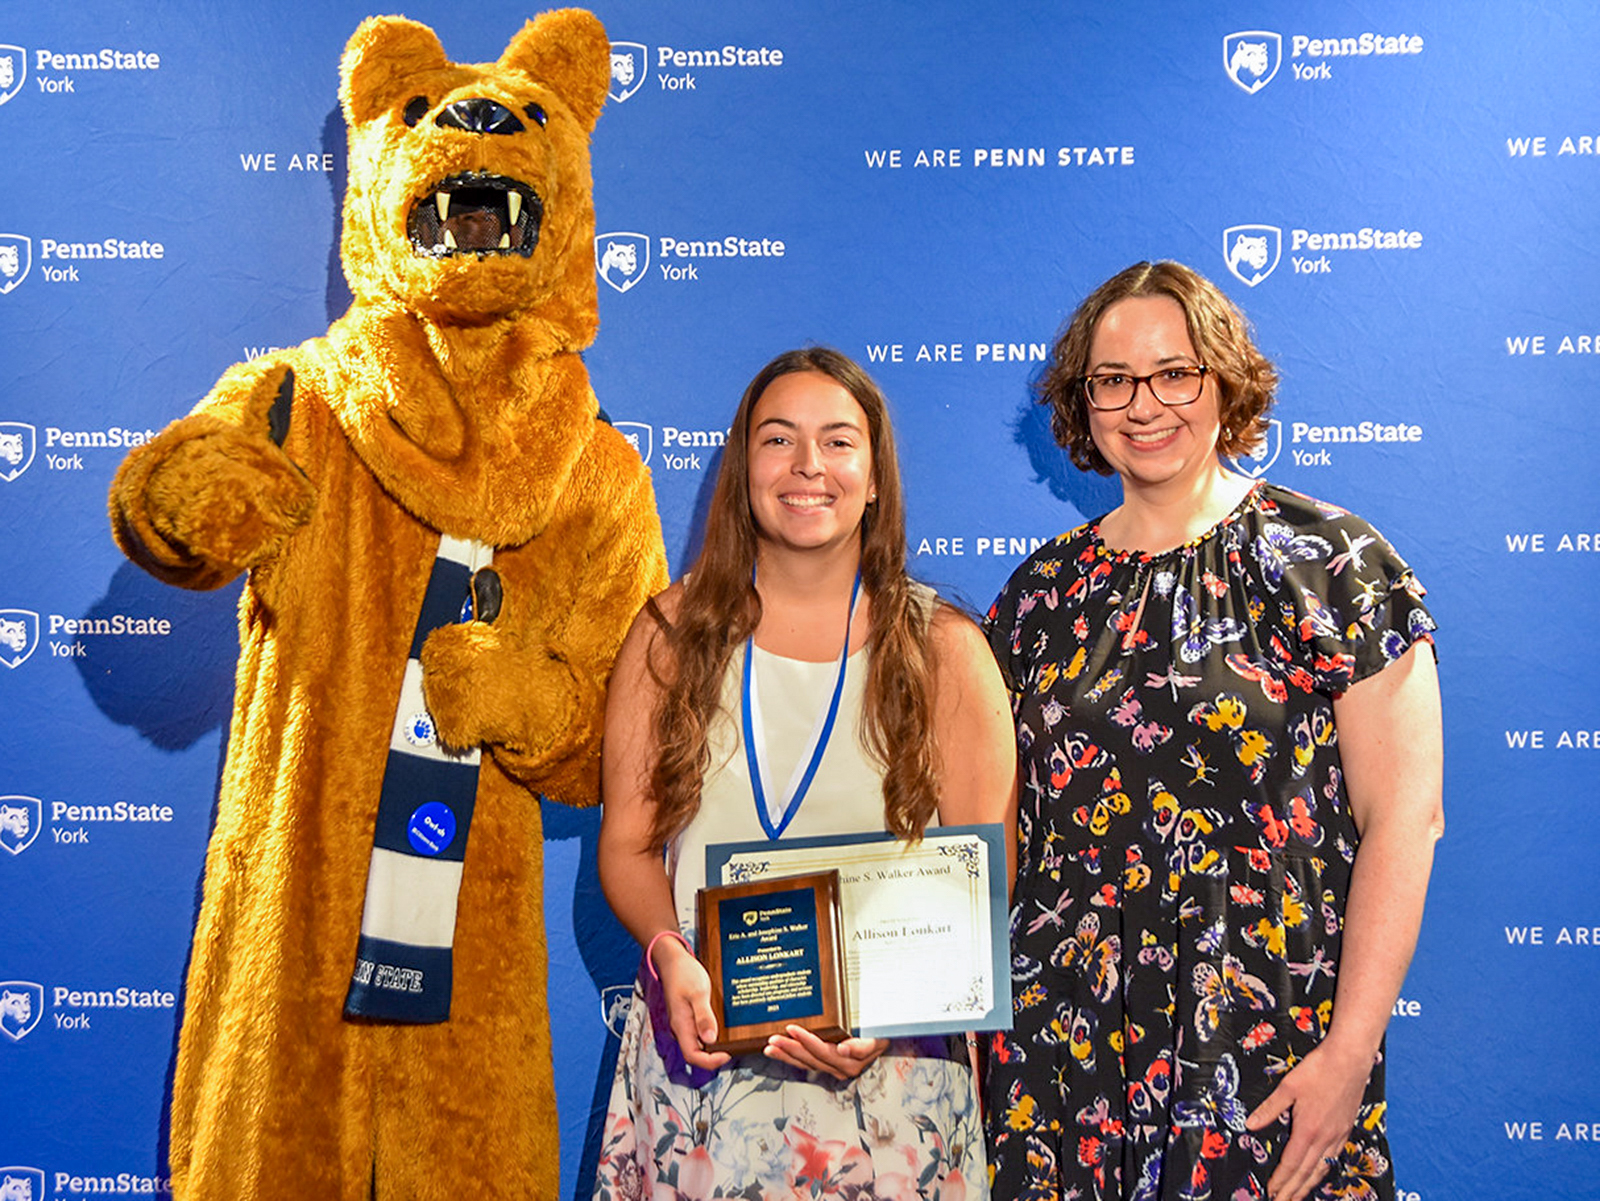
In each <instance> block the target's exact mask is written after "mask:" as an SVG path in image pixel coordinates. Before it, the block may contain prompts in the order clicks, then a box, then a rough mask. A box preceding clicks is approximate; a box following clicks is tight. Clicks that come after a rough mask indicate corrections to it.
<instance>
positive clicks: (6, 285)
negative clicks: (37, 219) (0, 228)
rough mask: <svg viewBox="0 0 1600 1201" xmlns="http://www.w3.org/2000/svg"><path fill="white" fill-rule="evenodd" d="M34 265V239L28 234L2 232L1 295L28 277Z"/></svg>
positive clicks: (0, 260) (0, 261)
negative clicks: (30, 268)
mask: <svg viewBox="0 0 1600 1201" xmlns="http://www.w3.org/2000/svg"><path fill="white" fill-rule="evenodd" d="M31 266H33V239H32V238H30V237H28V235H27V234H0V296H4V295H5V294H6V293H7V292H9V291H11V290H12V289H13V288H15V287H16V286H17V285H18V284H20V283H21V282H22V281H23V280H25V279H27V278H28V268H29V267H31Z"/></svg>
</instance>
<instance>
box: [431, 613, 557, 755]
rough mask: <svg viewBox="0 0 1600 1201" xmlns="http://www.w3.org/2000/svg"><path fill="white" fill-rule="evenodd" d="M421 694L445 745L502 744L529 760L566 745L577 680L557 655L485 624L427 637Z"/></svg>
mask: <svg viewBox="0 0 1600 1201" xmlns="http://www.w3.org/2000/svg"><path fill="white" fill-rule="evenodd" d="M422 693H423V696H424V698H425V699H426V700H427V702H428V712H429V713H431V714H432V715H433V720H434V724H435V726H436V727H437V728H438V731H439V740H440V741H441V742H443V743H444V744H445V745H447V746H452V747H457V748H465V747H474V746H478V745H480V744H488V745H491V746H493V745H498V746H504V747H508V748H510V749H512V750H515V751H517V752H518V753H519V754H521V755H524V756H532V757H538V756H540V755H542V754H546V753H549V754H554V753H555V752H556V751H557V750H558V749H559V748H565V747H566V746H567V744H568V726H569V725H570V724H571V722H572V720H573V717H574V715H575V714H576V713H577V712H578V711H579V708H580V706H579V700H580V697H579V688H578V684H577V680H576V679H575V677H574V676H573V673H572V669H571V668H570V667H568V666H567V664H566V663H565V662H564V661H563V660H562V659H561V658H560V657H559V656H557V655H556V654H555V653H554V652H553V651H551V650H550V649H549V648H548V647H544V646H528V645H526V644H524V643H520V642H517V641H514V640H513V639H512V638H511V636H510V635H509V633H508V632H507V631H505V630H502V629H499V628H497V627H495V626H493V625H489V624H486V623H485V622H481V621H469V622H465V623H463V624H461V625H451V626H443V627H441V628H439V629H437V630H435V631H434V632H433V633H432V634H429V635H428V640H427V641H426V642H425V643H423V646H422Z"/></svg>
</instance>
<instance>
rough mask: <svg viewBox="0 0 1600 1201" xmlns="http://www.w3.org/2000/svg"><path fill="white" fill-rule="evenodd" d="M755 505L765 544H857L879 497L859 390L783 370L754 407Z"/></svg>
mask: <svg viewBox="0 0 1600 1201" xmlns="http://www.w3.org/2000/svg"><path fill="white" fill-rule="evenodd" d="M748 455H749V488H750V510H751V514H752V515H753V516H754V518H755V523H756V532H757V537H758V538H759V540H760V541H761V543H762V545H763V547H764V548H767V547H783V548H785V549H789V550H802V551H811V550H830V549H837V548H842V547H856V546H859V543H860V538H861V518H862V514H863V513H865V511H866V506H867V504H868V503H869V502H870V501H872V500H874V499H876V496H877V492H876V485H875V482H874V479H873V465H872V440H871V436H870V434H869V433H868V429H867V417H866V414H865V412H863V411H862V408H861V406H860V405H859V404H857V403H856V399H855V397H853V396H851V395H850V393H849V392H848V391H847V390H846V389H845V388H844V387H843V386H842V385H840V384H839V383H837V382H835V381H834V380H832V379H830V378H829V377H828V376H826V375H823V374H821V373H820V372H815V371H798V372H791V373H790V374H788V375H780V376H779V377H778V378H777V379H775V380H773V381H772V383H770V384H768V385H767V389H766V391H764V392H763V393H762V394H761V398H760V399H759V400H758V401H756V405H755V409H754V411H753V412H752V413H751V420H750V436H749V443H748Z"/></svg>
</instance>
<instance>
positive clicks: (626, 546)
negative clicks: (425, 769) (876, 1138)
mask: <svg viewBox="0 0 1600 1201" xmlns="http://www.w3.org/2000/svg"><path fill="white" fill-rule="evenodd" d="M607 75H608V43H607V40H606V37H605V33H604V31H603V30H602V29H601V28H600V25H599V23H598V22H597V21H595V20H594V18H592V17H590V16H589V15H588V14H586V13H579V12H576V11H570V10H569V11H566V12H562V13H555V14H546V15H545V16H543V17H541V18H539V20H538V21H536V22H530V23H529V24H528V25H527V26H526V27H524V29H523V30H522V32H521V33H519V34H518V35H517V37H516V38H514V39H513V40H512V42H511V44H510V46H509V47H508V48H507V50H506V52H505V54H504V55H502V57H501V59H500V60H499V61H498V62H496V63H490V64H481V65H478V66H464V65H457V64H452V63H450V62H449V61H448V60H446V59H445V57H444V53H443V51H442V50H441V49H440V47H439V43H438V41H437V39H436V38H435V37H434V35H433V34H432V32H431V31H430V30H428V29H426V28H425V27H423V26H420V25H416V24H414V23H412V22H408V21H403V20H401V19H399V18H377V19H373V20H369V21H367V22H364V23H363V24H362V26H361V27H360V29H358V30H357V31H356V34H355V36H354V37H353V38H352V39H351V42H350V45H349V47H348V49H347V51H346V54H345V59H344V64H343V86H342V88H341V100H342V102H343V105H344V109H345V114H346V118H347V120H348V121H349V123H350V143H351V154H350V184H349V189H348V192H347V195H346V199H345V221H344V242H343V249H344V266H345V271H346V274H347V276H348V278H349V281H350V284H351V288H352V290H353V291H354V293H355V296H356V300H355V303H354V304H353V305H352V306H351V309H350V311H349V312H348V313H347V314H346V315H345V316H344V317H342V318H341V319H340V320H338V321H336V322H335V323H334V324H333V326H332V328H330V329H329V331H328V333H327V334H326V335H325V336H324V337H321V338H315V339H312V340H311V341H309V342H306V343H305V344H303V345H301V346H299V347H297V348H295V349H293V350H289V351H284V352H281V353H277V354H273V355H269V356H266V357H264V358H262V359H258V360H256V361H254V362H251V363H248V364H241V365H239V366H236V367H233V368H231V369H230V370H229V371H228V372H227V373H225V374H224V375H223V377H222V379H221V380H220V381H219V382H218V384H217V386H216V387H215V389H214V390H213V391H212V393H211V395H210V396H208V397H207V398H206V399H205V400H204V401H203V402H202V403H201V404H200V406H199V407H198V409H197V410H196V411H195V413H194V414H192V415H191V416H189V417H185V418H183V419H182V420H180V421H178V422H175V423H174V424H173V425H172V426H170V427H169V428H168V429H167V430H166V431H164V432H163V433H162V434H161V435H160V436H159V437H157V438H156V439H154V440H153V441H152V442H150V443H149V444H148V445H146V446H144V447H141V448H140V449H139V450H137V451H135V452H134V453H133V454H132V455H130V456H129V458H128V460H127V462H126V463H125V464H124V465H123V468H122V470H121V472H120V473H119V475H118V477H117V479H116V481H115V483H114V484H113V487H112V495H111V512H112V522H113V528H114V532H115V534H116V537H117V539H118V542H119V543H120V544H121V545H122V547H123V548H124V550H125V551H126V552H127V553H128V555H129V556H130V557H131V558H133V559H134V560H135V561H136V562H138V563H140V564H141V565H142V566H144V567H146V568H147V569H148V570H150V571H152V572H153V573H154V574H156V575H157V576H159V577H161V578H162V579H165V580H168V581H170V582H173V583H177V584H181V585H184V586H186V587H199V588H206V587H215V586H217V585H219V584H221V583H223V582H225V581H226V580H228V579H230V578H232V577H233V576H235V575H237V574H238V573H239V572H240V571H242V570H248V571H249V573H250V574H249V581H248V584H247V586H246V589H245V592H244V596H243V598H242V600H241V602H240V627H239V628H240V643H241V646H240V657H239V667H238V677H237V686H236V689H237V690H236V702H235V708H234V716H233V725H232V730H231V732H230V736H229V753H228V761H227V764H226V767H225V769H224V775H223V784H222V794H221V799H220V803H219V809H218V815H217V824H216V829H215V832H214V834H213V837H212V840H211V845H210V849H209V851H208V854H207V861H206V882H205V898H204V902H203V904H202V908H201V913H200V920H199V926H198V929H197V930H196V933H195V945H194V950H193V954H192V959H191V966H190V972H189V978H188V991H187V997H186V1007H185V1015H184V1024H183V1029H182V1034H181V1039H180V1046H179V1055H178V1064H177V1070H176V1075H175V1079H174V1086H173V1114H172V1154H171V1158H172V1170H173V1181H174V1193H175V1196H176V1197H177V1198H178V1199H179V1201H194V1199H204V1201H245V1199H257V1198H261V1199H265V1198H279V1197H282V1198H291V1197H292V1198H300V1197H319V1198H339V1199H348V1201H368V1198H369V1197H370V1196H371V1195H372V1194H373V1192H374V1189H375V1192H376V1196H377V1197H378V1198H380V1199H387V1198H394V1199H405V1201H413V1199H416V1201H424V1199H432V1198H441V1199H442V1198H445V1197H450V1198H455V1197H462V1196H470V1197H504V1198H518V1199H519V1201H520V1199H522V1198H533V1197H550V1198H553V1197H554V1196H555V1195H556V1191H557V1187H558V1185H557V1182H558V1179H559V1176H558V1167H557V1156H558V1137H557V1131H556V1123H555V1098H554V1091H553V1085H552V1080H551V1068H550V1034H549V1030H548V1025H547V1021H546V1017H545V1012H544V992H545V958H544V931H543V922H542V912H543V895H542V883H541V852H542V836H541V827H540V816H539V801H538V795H539V794H544V795H547V796H549V797H551V798H552V799H555V800H560V801H565V802H568V803H572V804H583V805H587V804H593V803H595V801H596V800H597V796H596V792H597V787H598V783H597V763H598V750H599V734H600V725H601V716H602V714H601V710H602V703H603V692H604V687H605V682H606V678H607V675H608V673H609V670H610V664H611V660H612V658H613V656H614V654H615V652H616V649H617V646H618V644H619V643H620V641H621V638H622V635H623V633H624V632H625V631H626V629H627V628H628V625H629V622H630V621H631V619H632V617H633V616H634V614H635V613H636V612H637V610H638V608H639V606H640V605H641V604H642V603H643V601H644V599H645V598H646V597H647V596H649V595H650V594H651V593H652V592H653V591H655V590H656V589H658V588H659V587H660V586H661V584H662V583H663V581H664V576H665V558H664V554H663V551H662V547H661V533H660V527H659V523H658V521H657V518H656V515H655V508H654V502H653V497H652V494H651V489H650V482H649V477H648V473H647V472H646V471H645V469H644V467H643V465H642V464H641V463H640V462H639V460H638V456H637V455H636V454H635V453H634V452H633V451H632V449H631V448H630V447H629V446H628V445H627V444H626V443H625V442H624V440H623V439H622V438H621V437H620V436H619V435H618V434H616V433H615V432H614V431H613V430H612V429H611V428H610V427H609V426H607V425H606V424H604V423H603V422H601V421H599V420H597V409H596V403H595V399H594V395H593V393H592V392H591V390H590V388H589V383H588V377H587V373H586V372H585V370H584V367H583V364H582V361H581V360H580V359H579V358H578V354H577V352H578V351H579V350H580V349H582V348H583V347H584V346H585V345H587V344H588V342H589V341H590V340H591V338H592V336H593V333H594V330H595V327H596V297H595V284H594V272H593V265H592V261H591V254H592V250H591V247H592V242H593V209H592V205H591V200H590V176H589V159H588V135H589V132H590V130H591V129H592V127H593V124H594V120H595V117H596V116H597V114H598V112H599V108H600V105H601V103H602V102H603V99H604V95H605V91H606V80H607ZM416 96H422V97H424V98H425V99H426V100H427V102H428V106H429V107H428V110H427V111H428V114H429V115H428V116H427V117H425V118H424V119H423V120H420V121H417V122H415V123H408V122H407V121H406V120H405V119H404V118H403V115H402V114H403V112H404V110H405V108H406V106H407V105H408V103H409V102H410V101H411V100H412V98H413V97H416ZM457 97H489V98H492V99H494V100H495V101H496V102H498V103H502V104H503V105H505V106H506V107H507V108H509V109H511V111H514V112H518V113H521V112H523V111H524V106H525V105H526V104H529V103H537V104H539V105H540V106H542V107H543V109H544V110H545V111H546V113H547V116H548V124H547V126H545V127H542V128H541V127H536V126H535V124H534V123H533V122H532V121H531V120H530V121H527V122H526V124H527V129H526V130H525V131H524V133H521V134H517V135H514V136H500V135H484V134H481V133H473V132H468V131H464V130H460V129H448V128H443V127H441V126H439V125H437V124H436V123H435V122H434V121H433V120H432V114H433V113H436V112H438V111H440V109H441V106H442V105H443V104H445V103H446V102H448V101H451V100H453V99H455V98H457ZM479 170H488V171H493V172H495V173H497V174H499V175H503V176H506V177H511V178H515V179H518V180H522V181H525V182H526V183H527V184H528V185H529V186H530V188H532V189H533V190H535V191H537V193H538V194H539V195H540V196H541V197H542V199H543V205H544V223H543V228H542V230H541V232H540V236H539V240H538V243H537V247H536V249H535V251H534V253H533V254H532V255H530V256H528V257H526V258H524V257H522V256H520V255H515V256H495V255H478V254H476V253H466V254H457V255H450V256H430V255H422V254H418V253H416V252H414V251H413V249H412V247H411V244H410V241H409V238H408V236H407V210H408V209H409V208H410V206H411V204H412V202H413V201H414V199H415V198H417V197H419V196H426V195H427V194H428V193H429V191H430V188H431V186H432V184H433V182H434V181H437V180H440V179H444V178H447V177H450V176H452V175H455V174H457V173H460V172H466V171H479ZM290 370H292V371H293V396H294V404H293V410H292V419H291V423H290V426H289V431H288V437H287V439H286V441H285V442H284V443H283V446H282V448H281V449H279V447H278V446H276V445H274V443H273V442H272V440H271V439H270V438H269V437H268V421H267V413H268V409H269V407H270V406H271V404H272V401H273V398H274V397H275V396H277V394H278V392H279V389H280V387H281V386H282V385H283V384H284V382H285V378H286V372H288V371H290ZM440 532H443V533H447V534H451V535H454V536H458V537H465V538H474V539H478V540H480V541H484V542H488V543H491V544H493V545H494V546H495V547H496V554H495V560H494V567H495V570H496V571H497V572H498V573H499V574H500V576H501V578H502V580H503V582H504V594H505V600H504V607H503V609H502V611H501V613H500V615H499V616H498V618H496V619H495V621H494V622H493V623H492V624H482V623H476V622H474V623H468V624H464V625H457V626H448V627H445V628H442V629H439V630H437V631H435V632H434V633H433V634H432V635H431V636H430V637H429V639H428V641H427V643H426V644H425V647H424V650H423V654H422V660H423V668H424V688H425V691H426V695H427V698H428V704H429V707H430V709H431V711H432V713H433V715H434V718H435V720H436V722H437V725H438V728H439V731H440V734H441V736H442V738H443V739H444V740H445V741H447V742H449V743H451V744H453V745H458V746H473V745H478V744H483V745H484V746H485V747H486V748H487V752H488V753H486V754H485V756H484V759H483V767H482V770H481V773H480V778H479V784H478V794H477V800H476V805H475V815H474V818H473V824H472V836H471V843H470V847H469V851H468V855H467V861H466V866H465V877H464V882H463V884H462V889H461V897H460V908H459V919H458V925H457V929H456V938H455V968H454V972H455V977H454V992H453V999H452V1009H451V1016H450V1020H449V1021H448V1022H446V1023H444V1024H441V1025H435V1026H391V1025H381V1024H371V1023H355V1022H349V1021H346V1020H344V1019H343V1017H342V1016H341V1014H342V1008H343V1000H344V993H345V989H346V987H347V985H348V983H349V977H350V972H351V967H352V965H353V962H354V952H355V946H356V938H357V933H358V929H359V925H360V921H361V911H362V899H363V892H364V888H365V882H366V868H367V861H368V857H369V855H370V852H371V848H372V830H373V820H374V816H375V814H376V810H377V801H378V791H379V785H380V783H381V780H382V777H383V770H384V762H385V757H386V753H387V746H388V741H389V732H390V728H391V724H392V722H393V720H394V711H395V704H396V698H397V693H398V688H399V681H400V677H401V673H402V671H403V668H404V664H405V661H406V658H407V651H408V647H409V644H410V641H411V638H412V632H413V629H414V627H415V623H416V619H417V614H418V609H419V605H420V600H421V595H422V591H423V588H424V586H425V585H426V582H427V579H428V575H429V572H430V570H431V567H432V561H433V556H434V549H435V546H436V544H437V541H438V536H439V534H440ZM423 1148H425V1151H424V1150H420V1149H423Z"/></svg>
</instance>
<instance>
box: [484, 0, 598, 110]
mask: <svg viewBox="0 0 1600 1201" xmlns="http://www.w3.org/2000/svg"><path fill="white" fill-rule="evenodd" d="M500 65H501V66H502V67H509V68H512V69H514V70H517V71H521V72H523V73H525V74H526V75H528V76H530V77H531V78H533V79H534V80H536V81H537V82H539V83H542V84H544V85H545V86H546V87H548V88H549V89H550V90H551V91H553V92H555V93H556V94H557V95H558V96H560V97H561V99H562V100H564V101H565V102H566V104H567V106H568V107H569V108H571V109H572V111H573V113H574V114H575V115H576V116H577V118H578V120H579V121H581V122H583V128H584V130H585V132H589V133H592V132H594V123H595V121H596V120H597V119H598V118H599V116H600V106H601V105H603V104H604V103H605V102H606V89H607V88H609V87H610V86H611V42H610V41H609V40H608V39H607V37H606V31H605V26H603V25H601V24H600V20H599V18H597V17H596V16H595V15H594V14H593V13H588V12H584V11H583V10H582V9H581V8H563V9H558V10H557V11H555V12H548V13H540V14H539V15H538V16H537V17H535V18H534V19H533V20H532V21H529V22H528V23H527V24H526V25H524V26H523V27H522V28H521V30H519V31H518V33H517V36H516V37H514V38H512V39H511V44H510V45H509V46H507V47H506V51H505V53H504V54H502V55H501V56H500Z"/></svg>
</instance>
